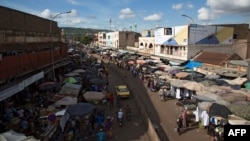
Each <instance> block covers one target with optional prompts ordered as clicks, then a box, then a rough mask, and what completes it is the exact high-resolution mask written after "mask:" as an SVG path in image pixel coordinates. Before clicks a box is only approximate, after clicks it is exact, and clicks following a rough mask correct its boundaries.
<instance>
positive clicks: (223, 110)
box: [208, 103, 232, 119]
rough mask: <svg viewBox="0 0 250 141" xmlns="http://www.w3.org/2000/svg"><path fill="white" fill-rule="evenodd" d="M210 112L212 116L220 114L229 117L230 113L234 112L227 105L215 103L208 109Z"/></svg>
mask: <svg viewBox="0 0 250 141" xmlns="http://www.w3.org/2000/svg"><path fill="white" fill-rule="evenodd" d="M208 114H209V115H210V116H218V117H223V118H225V119H227V118H228V115H231V114H232V112H231V111H230V110H229V109H228V108H227V107H226V106H225V105H221V104H218V103H213V104H212V105H211V106H210V107H209V109H208Z"/></svg>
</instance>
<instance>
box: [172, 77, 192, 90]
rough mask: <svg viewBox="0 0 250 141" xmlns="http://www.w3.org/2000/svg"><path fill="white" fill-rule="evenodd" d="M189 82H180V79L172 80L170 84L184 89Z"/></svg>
mask: <svg viewBox="0 0 250 141" xmlns="http://www.w3.org/2000/svg"><path fill="white" fill-rule="evenodd" d="M187 82H189V81H187V80H179V79H172V80H170V84H171V85H172V86H173V87H178V88H184V86H183V84H185V83H187Z"/></svg>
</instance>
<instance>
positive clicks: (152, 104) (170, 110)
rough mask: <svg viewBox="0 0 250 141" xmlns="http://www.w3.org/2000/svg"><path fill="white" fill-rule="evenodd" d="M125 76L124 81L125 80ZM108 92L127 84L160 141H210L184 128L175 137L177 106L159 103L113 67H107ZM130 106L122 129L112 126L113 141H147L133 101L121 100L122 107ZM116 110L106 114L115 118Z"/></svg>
mask: <svg viewBox="0 0 250 141" xmlns="http://www.w3.org/2000/svg"><path fill="white" fill-rule="evenodd" d="M124 76H126V77H124ZM108 79H109V90H110V91H111V92H112V93H115V86H116V85H118V84H127V85H128V86H129V88H130V90H131V93H132V95H140V97H141V99H142V100H143V103H144V104H145V107H146V110H147V112H148V113H150V119H151V120H152V122H153V123H154V125H155V128H156V130H157V132H158V135H159V137H160V139H161V140H162V141H168V140H169V141H209V140H210V137H209V136H208V135H206V130H205V129H201V128H198V127H192V128H187V129H186V130H184V131H183V132H182V134H181V135H178V134H177V133H176V132H175V131H174V127H175V125H176V118H177V117H178V115H179V114H180V107H178V106H176V104H175V103H176V100H169V101H165V102H162V101H160V100H159V98H158V95H157V93H155V92H149V91H147V89H146V87H145V84H144V83H142V82H141V81H140V80H139V78H134V77H133V76H132V75H131V73H130V72H128V71H127V70H124V69H121V68H117V67H116V65H114V64H110V66H109V77H108ZM126 104H129V105H131V107H132V109H133V113H132V120H131V121H126V122H124V126H123V127H121V128H120V127H118V126H117V123H116V122H115V124H114V132H113V134H114V137H113V139H112V140H114V141H116V140H119V141H149V140H150V139H149V137H148V135H147V132H146V129H147V127H146V126H147V125H145V124H144V123H143V120H142V118H143V117H140V114H139V109H138V108H137V106H136V103H135V100H134V99H133V97H132V98H130V99H124V100H122V105H123V106H124V105H126ZM117 110H118V108H116V107H115V108H114V109H112V110H110V111H108V112H107V114H109V115H115V112H116V111H117Z"/></svg>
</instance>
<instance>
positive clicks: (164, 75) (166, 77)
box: [159, 74, 172, 80]
mask: <svg viewBox="0 0 250 141" xmlns="http://www.w3.org/2000/svg"><path fill="white" fill-rule="evenodd" d="M159 79H166V80H170V79H172V78H171V77H170V76H168V75H167V74H163V75H161V76H159Z"/></svg>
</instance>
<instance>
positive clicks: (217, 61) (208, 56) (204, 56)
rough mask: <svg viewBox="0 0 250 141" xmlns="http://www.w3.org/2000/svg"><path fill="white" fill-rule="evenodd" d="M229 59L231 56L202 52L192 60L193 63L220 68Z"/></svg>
mask: <svg viewBox="0 0 250 141" xmlns="http://www.w3.org/2000/svg"><path fill="white" fill-rule="evenodd" d="M229 57H231V54H225V53H216V52H202V53H201V54H200V55H198V56H197V57H196V58H194V61H197V62H202V63H206V64H211V65H217V66H221V65H223V63H225V62H226V61H227V60H228V59H229Z"/></svg>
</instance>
